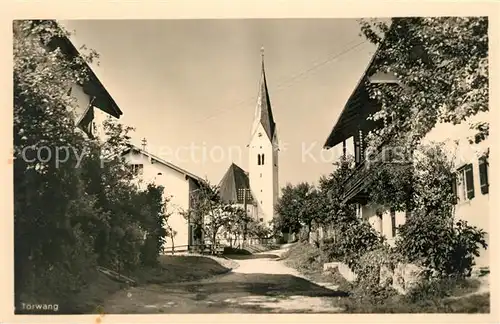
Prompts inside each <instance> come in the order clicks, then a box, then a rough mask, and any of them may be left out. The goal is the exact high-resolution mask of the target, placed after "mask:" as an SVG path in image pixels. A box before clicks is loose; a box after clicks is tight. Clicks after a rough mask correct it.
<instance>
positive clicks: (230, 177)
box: [219, 163, 251, 202]
mask: <svg viewBox="0 0 500 324" xmlns="http://www.w3.org/2000/svg"><path fill="white" fill-rule="evenodd" d="M240 189H250V180H249V179H248V175H247V173H246V172H245V171H244V170H243V169H242V168H240V167H239V166H237V165H236V164H234V163H232V164H231V165H230V166H229V168H228V169H227V171H226V173H225V174H224V176H223V177H222V180H221V181H220V183H219V194H220V196H221V198H222V200H224V201H225V202H239V201H241V200H242V199H241V195H240V194H238V192H239V191H240ZM247 192H249V191H247ZM247 198H248V199H247V200H248V201H249V200H250V199H251V197H247Z"/></svg>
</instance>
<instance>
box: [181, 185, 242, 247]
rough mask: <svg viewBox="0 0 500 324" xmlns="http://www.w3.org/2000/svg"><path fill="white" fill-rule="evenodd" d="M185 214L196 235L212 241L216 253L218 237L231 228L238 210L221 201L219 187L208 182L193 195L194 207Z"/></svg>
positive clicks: (184, 212)
mask: <svg viewBox="0 0 500 324" xmlns="http://www.w3.org/2000/svg"><path fill="white" fill-rule="evenodd" d="M183 214H184V217H185V218H186V219H188V220H189V223H190V224H191V225H192V226H193V229H194V231H195V233H199V234H201V235H200V236H203V237H205V238H208V239H209V240H210V242H211V243H212V248H213V249H214V250H213V251H212V252H215V248H216V245H217V242H218V235H219V234H220V231H221V230H222V229H223V228H228V227H230V224H231V222H232V221H233V220H234V217H235V214H237V208H236V207H234V206H233V205H231V204H229V203H226V202H224V201H223V200H222V199H221V197H220V194H219V187H218V186H216V185H212V184H210V183H209V182H208V181H206V182H205V183H202V184H201V185H200V188H199V189H197V191H196V193H194V194H193V205H192V206H191V208H189V210H187V211H183Z"/></svg>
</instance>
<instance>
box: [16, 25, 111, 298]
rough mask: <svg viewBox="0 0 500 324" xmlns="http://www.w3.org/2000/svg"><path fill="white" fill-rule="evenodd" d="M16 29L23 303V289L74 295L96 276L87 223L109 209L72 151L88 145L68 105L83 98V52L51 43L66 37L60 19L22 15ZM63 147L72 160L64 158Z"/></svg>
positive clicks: (37, 294) (19, 289)
mask: <svg viewBox="0 0 500 324" xmlns="http://www.w3.org/2000/svg"><path fill="white" fill-rule="evenodd" d="M13 30H14V39H13V54H14V71H13V72H14V89H13V90H14V91H13V92H14V237H15V251H14V253H15V273H16V276H15V289H16V304H18V303H19V301H20V299H21V298H23V296H22V295H23V294H27V295H28V297H29V298H31V299H30V300H34V299H33V298H35V299H37V300H39V301H42V300H45V301H49V300H53V301H55V302H57V301H60V302H62V301H66V302H67V301H68V300H71V295H72V292H74V291H75V290H77V289H78V287H80V286H81V285H82V284H83V283H85V282H87V281H88V280H90V279H91V273H90V271H88V269H91V268H92V265H93V264H95V255H94V253H93V246H94V240H95V237H94V236H93V235H91V234H90V233H88V232H86V228H85V226H86V225H85V224H86V223H87V222H88V221H90V220H92V219H94V218H96V217H97V218H99V217H101V216H102V214H101V212H100V211H99V209H98V208H97V207H96V199H95V197H93V196H91V195H89V194H87V193H86V192H85V189H84V187H85V186H84V184H83V183H82V181H81V179H80V178H79V172H78V168H76V166H77V165H78V160H77V158H76V156H75V154H72V153H73V152H78V153H81V152H84V151H86V150H88V146H87V142H86V141H85V139H84V138H83V136H82V135H81V134H79V133H78V132H76V131H75V127H74V124H73V116H72V115H71V113H70V112H68V110H67V108H68V107H74V105H75V103H74V102H73V101H72V100H71V98H68V96H67V95H66V94H67V91H68V85H70V84H73V83H78V82H81V81H82V80H84V79H85V78H86V71H85V70H83V69H82V68H81V65H80V63H81V58H75V59H73V60H68V59H67V58H66V57H65V56H64V55H62V53H61V52H60V51H58V50H55V51H50V50H49V49H48V48H47V45H48V43H49V41H50V40H51V39H52V38H53V37H58V36H65V33H64V31H62V30H61V29H59V28H57V26H55V25H54V24H53V23H51V22H47V21H15V22H14V24H13ZM86 59H89V60H90V59H92V56H88V57H86ZM63 148H68V150H67V151H66V150H64V149H63ZM37 152H39V153H41V154H39V156H38V157H37V155H36V153H37ZM56 153H57V154H62V156H60V160H62V159H63V158H64V159H65V160H66V162H64V163H58V162H57V161H56V159H55V158H54V157H55V156H56ZM25 297H26V296H25Z"/></svg>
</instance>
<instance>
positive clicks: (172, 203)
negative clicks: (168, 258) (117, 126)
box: [122, 146, 204, 253]
mask: <svg viewBox="0 0 500 324" xmlns="http://www.w3.org/2000/svg"><path fill="white" fill-rule="evenodd" d="M122 157H123V158H124V159H125V162H126V163H127V164H128V165H129V166H130V168H131V169H132V170H133V172H134V173H135V174H136V181H137V184H138V185H139V187H140V188H141V189H145V188H146V187H147V185H148V184H150V183H153V184H156V185H159V186H163V187H164V198H165V199H167V200H168V203H167V205H166V209H167V210H166V212H167V213H168V214H171V215H170V216H169V218H168V226H169V227H170V229H171V230H173V231H174V232H175V233H176V234H175V235H174V237H173V241H172V237H167V240H166V242H165V244H164V247H163V248H164V251H165V253H169V252H171V251H172V248H174V249H175V251H187V250H190V247H191V246H193V245H194V244H199V243H201V238H197V237H195V234H194V231H193V226H192V225H191V224H189V219H186V218H185V216H184V212H186V211H188V210H189V208H190V207H191V206H192V203H193V201H192V199H193V194H194V193H196V191H197V189H199V188H200V184H201V183H203V182H204V180H203V179H202V178H200V177H198V176H196V175H194V174H192V173H190V172H188V171H186V170H184V169H182V168H180V167H178V166H176V165H174V164H172V163H170V162H167V161H165V160H163V159H161V158H159V157H157V156H155V155H153V154H151V153H149V152H147V151H145V150H143V149H140V148H138V147H135V146H131V147H130V148H129V149H127V150H125V151H124V152H123V153H122Z"/></svg>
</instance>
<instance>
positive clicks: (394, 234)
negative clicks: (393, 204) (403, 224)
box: [391, 209, 396, 237]
mask: <svg viewBox="0 0 500 324" xmlns="http://www.w3.org/2000/svg"><path fill="white" fill-rule="evenodd" d="M391 228H392V237H395V236H396V211H395V210H394V209H391Z"/></svg>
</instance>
